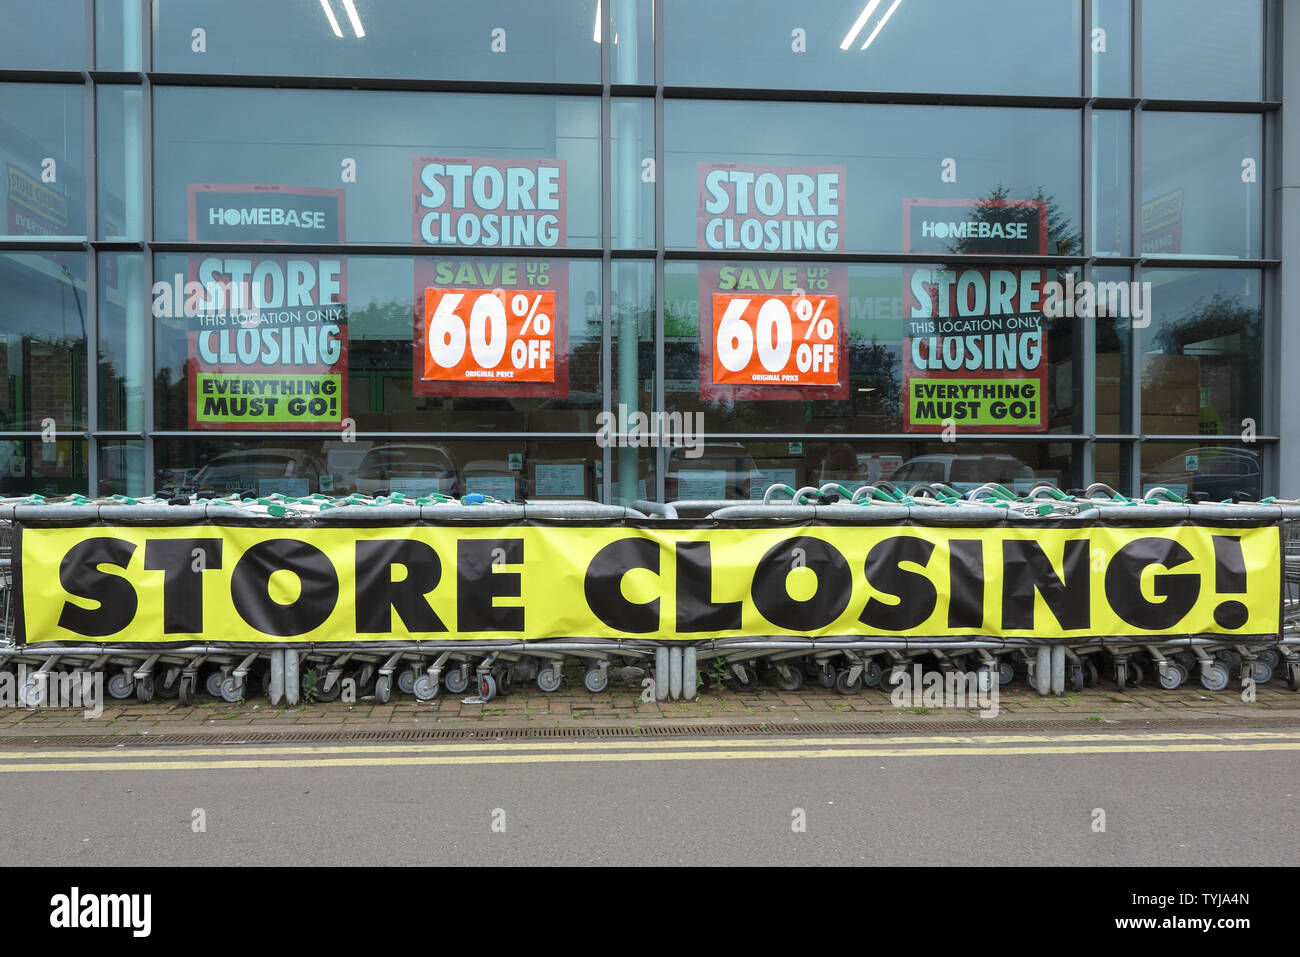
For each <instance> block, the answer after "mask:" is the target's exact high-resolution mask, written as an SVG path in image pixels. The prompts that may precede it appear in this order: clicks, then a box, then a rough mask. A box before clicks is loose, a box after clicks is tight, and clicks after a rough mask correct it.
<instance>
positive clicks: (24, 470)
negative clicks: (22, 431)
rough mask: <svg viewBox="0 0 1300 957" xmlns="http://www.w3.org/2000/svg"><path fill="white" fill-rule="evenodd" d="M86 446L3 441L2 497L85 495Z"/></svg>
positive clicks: (65, 442)
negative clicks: (33, 494) (34, 494)
mask: <svg viewBox="0 0 1300 957" xmlns="http://www.w3.org/2000/svg"><path fill="white" fill-rule="evenodd" d="M88 475H89V472H88V470H87V468H86V443H85V442H83V441H80V440H76V439H58V440H56V441H54V442H42V441H39V440H36V439H28V440H23V439H7V438H0V497H5V498H10V497H14V496H19V495H30V494H32V493H33V492H35V493H36V494H37V495H44V496H45V497H46V498H56V497H59V496H63V495H74V494H81V495H84V494H86V482H87V476H88Z"/></svg>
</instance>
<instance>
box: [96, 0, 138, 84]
mask: <svg viewBox="0 0 1300 957" xmlns="http://www.w3.org/2000/svg"><path fill="white" fill-rule="evenodd" d="M140 44H141V24H140V3H139V0H95V68H96V69H99V70H120V71H130V72H135V71H138V70H139V69H140V66H141V57H140V51H141V46H140Z"/></svg>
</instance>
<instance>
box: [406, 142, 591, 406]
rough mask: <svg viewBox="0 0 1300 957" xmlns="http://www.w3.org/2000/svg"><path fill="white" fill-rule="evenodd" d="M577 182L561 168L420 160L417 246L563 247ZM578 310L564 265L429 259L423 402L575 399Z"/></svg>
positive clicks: (418, 304) (417, 337)
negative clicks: (572, 369)
mask: <svg viewBox="0 0 1300 957" xmlns="http://www.w3.org/2000/svg"><path fill="white" fill-rule="evenodd" d="M565 177H566V166H565V162H564V160H558V159H484V158H479V157H465V156H456V157H451V156H417V157H415V159H414V161H413V164H412V171H411V179H412V184H411V185H412V211H411V241H412V242H413V243H416V244H417V245H424V246H434V247H437V246H450V247H457V248H466V247H470V248H472V247H500V246H512V247H532V248H537V249H543V250H545V249H561V248H563V247H564V246H565V244H566V237H567V230H568V226H567V223H566V214H565V211H566V208H567V199H566V182H565ZM568 312H569V270H568V264H567V263H566V262H565V261H563V260H558V259H537V258H532V257H527V258H523V257H520V258H515V257H500V256H492V257H472V256H445V257H444V256H440V257H437V258H419V259H417V260H416V261H415V324H414V334H413V336H412V340H413V346H414V354H413V359H414V375H413V391H414V394H415V395H434V396H508V397H520V398H564V397H566V396H568V394H569V327H568Z"/></svg>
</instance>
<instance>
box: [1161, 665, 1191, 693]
mask: <svg viewBox="0 0 1300 957" xmlns="http://www.w3.org/2000/svg"><path fill="white" fill-rule="evenodd" d="M1156 677H1157V679H1158V680H1159V682H1160V687H1162V688H1164V689H1165V690H1166V691H1173V690H1174V689H1175V688H1177V687H1178V686H1179V685H1181V684H1182V683H1183V682H1184V681H1186V680H1187V672H1186V671H1184V670H1183V666H1182V665H1180V664H1177V663H1176V662H1170V663H1169V667H1167V668H1166V669H1165V670H1164V671H1157V672H1156Z"/></svg>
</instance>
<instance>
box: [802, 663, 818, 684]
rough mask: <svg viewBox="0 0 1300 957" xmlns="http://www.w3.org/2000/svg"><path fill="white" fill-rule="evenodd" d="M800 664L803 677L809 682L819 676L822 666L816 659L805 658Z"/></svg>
mask: <svg viewBox="0 0 1300 957" xmlns="http://www.w3.org/2000/svg"><path fill="white" fill-rule="evenodd" d="M801 664H802V665H803V676H804V677H805V678H807V679H809V680H810V681H811V680H813V679H815V678H816V677H817V676H818V675H819V674H821V670H822V666H821V665H820V664H818V663H817V659H816V658H805V659H803V661H802V662H801Z"/></svg>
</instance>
